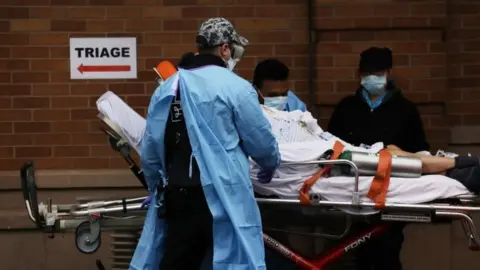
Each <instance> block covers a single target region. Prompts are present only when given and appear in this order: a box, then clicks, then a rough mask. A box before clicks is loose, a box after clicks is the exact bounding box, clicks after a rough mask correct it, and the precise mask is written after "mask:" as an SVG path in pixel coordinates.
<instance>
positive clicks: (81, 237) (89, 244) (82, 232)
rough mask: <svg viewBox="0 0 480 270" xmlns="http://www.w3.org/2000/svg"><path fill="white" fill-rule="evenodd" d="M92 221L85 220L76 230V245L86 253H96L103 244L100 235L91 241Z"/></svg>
mask: <svg viewBox="0 0 480 270" xmlns="http://www.w3.org/2000/svg"><path fill="white" fill-rule="evenodd" d="M91 236H92V234H91V230H90V223H89V222H83V223H81V224H80V225H78V227H77V230H76V231H75V246H76V247H77V249H78V250H79V251H80V252H82V253H85V254H92V253H95V252H96V251H97V250H98V249H99V248H100V246H101V244H102V240H101V237H100V235H99V236H98V238H97V239H95V240H94V241H91V240H90V239H91Z"/></svg>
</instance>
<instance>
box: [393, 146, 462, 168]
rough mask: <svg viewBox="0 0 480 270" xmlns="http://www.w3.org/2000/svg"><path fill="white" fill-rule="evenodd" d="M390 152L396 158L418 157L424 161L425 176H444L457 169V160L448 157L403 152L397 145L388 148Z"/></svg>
mask: <svg viewBox="0 0 480 270" xmlns="http://www.w3.org/2000/svg"><path fill="white" fill-rule="evenodd" d="M387 150H388V152H390V153H391V154H392V155H396V156H406V157H416V158H420V159H421V160H422V173H423V174H443V173H445V171H447V170H449V169H453V168H454V167H455V159H453V158H448V157H436V156H427V155H422V154H415V153H409V152H406V151H403V150H402V149H400V148H398V147H397V146H395V145H388V146H387Z"/></svg>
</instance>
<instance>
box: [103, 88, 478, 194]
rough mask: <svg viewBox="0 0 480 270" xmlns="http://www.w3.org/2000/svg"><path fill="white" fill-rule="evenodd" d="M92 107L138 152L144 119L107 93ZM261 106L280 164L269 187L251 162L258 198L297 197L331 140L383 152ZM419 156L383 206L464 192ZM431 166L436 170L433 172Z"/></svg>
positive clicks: (305, 117) (363, 183)
mask: <svg viewBox="0 0 480 270" xmlns="http://www.w3.org/2000/svg"><path fill="white" fill-rule="evenodd" d="M97 107H98V109H99V111H100V112H101V113H102V114H103V115H104V116H106V117H107V118H108V119H109V120H110V121H112V122H113V123H115V124H116V125H117V126H118V127H119V129H120V131H119V132H120V133H123V136H124V137H125V139H126V140H127V141H128V142H129V143H130V144H131V145H132V147H133V148H134V149H135V150H137V152H139V145H140V143H141V138H142V136H143V131H144V129H145V119H144V118H143V117H141V116H140V115H139V114H137V113H136V112H135V111H134V110H133V109H132V108H130V107H129V106H128V105H127V104H126V103H125V102H124V101H123V100H121V99H120V98H119V97H118V96H116V95H115V94H114V93H112V92H107V93H105V94H104V95H102V97H100V98H99V99H98V101H97ZM262 108H263V111H264V113H265V115H266V117H267V118H268V119H269V121H270V123H271V125H272V131H273V133H274V135H275V137H276V138H277V140H278V143H279V149H280V152H281V155H282V163H284V164H282V165H281V166H280V167H279V168H278V170H277V171H276V173H275V176H274V178H273V180H272V181H271V182H270V183H268V184H261V183H260V182H258V181H257V179H256V175H257V173H258V167H257V166H256V164H254V163H253V161H252V165H251V173H250V176H251V180H252V184H253V186H254V189H255V191H256V192H257V193H259V194H262V195H276V196H279V197H280V198H285V199H287V198H290V199H297V198H298V194H299V190H300V188H301V187H302V185H303V183H304V180H305V179H307V178H309V177H311V176H312V175H313V174H315V173H316V172H318V170H319V166H318V165H317V164H301V163H305V162H308V161H315V160H318V159H319V158H320V157H321V156H322V155H323V154H324V153H325V152H327V151H328V150H330V149H332V148H333V145H334V144H335V142H336V141H340V142H341V143H342V144H343V145H344V146H345V149H344V150H352V151H357V152H365V153H377V152H379V151H380V150H382V149H383V148H384V145H383V143H381V142H379V143H376V144H374V145H372V146H370V147H368V148H366V147H356V146H353V145H350V144H348V143H347V142H344V141H342V140H340V139H339V138H336V137H335V136H333V135H331V134H329V133H328V132H324V131H323V130H322V129H321V127H320V126H318V124H317V120H316V119H314V118H313V117H312V115H311V114H310V113H309V112H301V111H293V112H284V111H278V110H276V109H273V108H269V107H265V106H264V107H262ZM120 135H122V134H120ZM388 148H389V151H391V152H392V153H393V154H395V155H399V156H401V155H407V156H412V155H413V156H416V157H418V154H411V153H406V152H403V151H401V149H398V148H396V147H394V146H389V147H388ZM421 158H422V162H423V165H424V166H423V167H424V168H423V169H424V172H425V173H427V174H428V175H423V176H421V177H419V178H399V177H391V178H390V184H389V187H388V192H387V202H388V203H424V202H429V201H433V200H436V199H444V198H451V197H455V196H459V195H466V194H469V193H470V191H469V189H467V187H465V185H463V184H462V183H460V182H459V181H457V180H455V179H453V178H457V177H459V175H460V176H461V174H466V173H465V172H462V173H460V172H458V171H455V172H452V171H454V169H452V166H455V162H454V161H453V159H449V158H439V157H427V156H421ZM429 158H430V159H429ZM286 163H300V164H299V165H297V164H295V165H292V164H286ZM433 165H435V166H438V167H437V168H434V167H432V166H433ZM464 165H465V164H464ZM469 165H472V164H469ZM470 167H472V166H470ZM474 167H475V166H473V168H474ZM476 167H479V166H478V165H477V166H476ZM439 168H443V170H439ZM433 169H435V170H436V171H435V170H433ZM429 170H430V171H429ZM432 170H433V171H432ZM432 173H435V174H432ZM442 174H443V175H442ZM448 176H451V177H453V178H451V177H448ZM457 179H458V178H457ZM372 180H373V176H361V177H360V181H359V193H360V195H361V196H362V197H361V198H362V200H363V201H366V202H368V201H369V200H370V199H368V198H367V197H366V194H367V192H368V190H369V188H370V185H371V183H372ZM353 189H354V180H353V177H352V176H350V175H348V176H333V177H324V178H322V179H320V180H319V181H317V182H316V183H315V185H314V186H313V187H312V189H311V193H316V194H318V195H320V196H321V197H322V198H323V199H325V200H329V201H350V200H351V198H352V192H353ZM474 191H476V190H474Z"/></svg>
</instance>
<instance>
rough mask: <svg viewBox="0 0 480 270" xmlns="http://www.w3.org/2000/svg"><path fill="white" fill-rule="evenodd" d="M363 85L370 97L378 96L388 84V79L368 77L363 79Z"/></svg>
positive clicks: (374, 76)
mask: <svg viewBox="0 0 480 270" xmlns="http://www.w3.org/2000/svg"><path fill="white" fill-rule="evenodd" d="M361 84H362V86H363V88H365V90H366V91H367V92H368V93H369V94H370V95H373V96H378V95H380V94H381V93H382V92H383V89H384V88H385V85H386V84H387V77H385V76H377V75H368V76H365V77H363V78H362V81H361Z"/></svg>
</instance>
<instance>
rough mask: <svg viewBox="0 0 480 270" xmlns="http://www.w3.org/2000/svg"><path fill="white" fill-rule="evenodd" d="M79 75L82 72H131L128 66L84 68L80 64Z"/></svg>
mask: <svg viewBox="0 0 480 270" xmlns="http://www.w3.org/2000/svg"><path fill="white" fill-rule="evenodd" d="M77 69H78V71H79V72H80V73H82V74H83V73H84V72H128V71H130V70H131V67H130V66H129V65H117V66H84V65H83V64H81V65H80V66H78V68H77Z"/></svg>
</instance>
